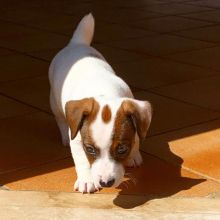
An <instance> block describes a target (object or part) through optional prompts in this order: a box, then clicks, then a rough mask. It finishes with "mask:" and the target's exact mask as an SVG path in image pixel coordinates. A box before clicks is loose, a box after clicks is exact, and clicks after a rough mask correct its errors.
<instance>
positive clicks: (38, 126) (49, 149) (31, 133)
mask: <svg viewBox="0 0 220 220" xmlns="http://www.w3.org/2000/svg"><path fill="white" fill-rule="evenodd" d="M0 139H1V146H2V147H1V148H0V158H1V159H0V173H1V174H5V173H8V172H10V171H15V170H19V169H23V168H25V167H32V166H36V165H39V164H46V163H48V162H49V161H55V160H58V159H62V158H65V157H67V156H69V155H70V152H69V148H67V147H64V146H62V144H61V139H60V134H59V131H58V128H57V126H56V123H55V120H54V118H53V117H52V116H50V115H48V114H45V113H33V114H29V115H26V116H25V115H24V116H20V117H11V118H5V119H1V120H0ZM15 176H16V175H15Z"/></svg>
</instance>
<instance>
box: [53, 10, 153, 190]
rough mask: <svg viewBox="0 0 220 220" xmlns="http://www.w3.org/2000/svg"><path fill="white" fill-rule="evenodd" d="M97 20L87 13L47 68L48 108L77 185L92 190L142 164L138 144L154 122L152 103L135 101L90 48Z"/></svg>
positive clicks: (119, 179)
mask: <svg viewBox="0 0 220 220" xmlns="http://www.w3.org/2000/svg"><path fill="white" fill-rule="evenodd" d="M93 34H94V18H93V16H92V15H91V14H89V15H86V16H85V17H84V18H83V19H82V20H81V21H80V23H79V24H78V26H77V28H76V30H75V32H74V34H73V37H72V39H71V40H70V42H69V44H68V45H67V46H66V47H65V48H64V49H62V50H61V51H60V52H59V53H58V54H57V55H56V56H55V58H54V59H53V61H52V63H51V65H50V69H49V79H50V85H51V92H50V104H51V108H52V111H53V113H54V115H55V118H56V121H57V124H58V126H59V129H60V132H61V135H62V141H63V144H64V145H70V147H71V152H72V156H73V159H74V162H75V167H76V172H77V181H76V182H75V185H74V188H75V189H76V190H79V191H80V192H93V191H95V190H96V189H98V188H101V187H111V186H113V187H116V186H118V185H119V184H120V183H121V182H122V180H123V176H124V173H125V170H124V166H135V165H140V164H141V163H142V157H141V155H140V152H139V142H140V141H141V140H143V139H144V138H145V136H146V133H147V130H148V127H149V125H150V121H151V105H150V103H149V102H147V101H139V100H136V99H134V97H133V95H132V92H131V90H130V88H129V87H128V85H127V84H126V83H125V82H124V81H123V80H122V79H121V78H119V77H118V76H116V75H115V73H114V71H113V69H112V68H111V66H110V65H109V64H108V63H107V62H106V60H105V59H104V57H103V56H102V55H101V54H100V53H99V52H98V51H97V50H95V49H94V48H92V47H90V43H91V41H92V38H93Z"/></svg>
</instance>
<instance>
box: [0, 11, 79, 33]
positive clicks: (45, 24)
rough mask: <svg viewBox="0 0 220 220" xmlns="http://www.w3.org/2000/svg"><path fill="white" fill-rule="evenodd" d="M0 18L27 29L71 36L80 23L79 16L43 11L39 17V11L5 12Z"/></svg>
mask: <svg viewBox="0 0 220 220" xmlns="http://www.w3.org/2000/svg"><path fill="white" fill-rule="evenodd" d="M0 18H2V19H3V20H5V21H11V22H15V23H17V24H24V26H26V28H28V27H36V28H39V29H41V30H47V31H53V32H57V33H64V34H71V33H72V32H73V29H74V26H75V25H76V24H77V22H78V21H79V18H78V16H76V15H75V16H70V15H62V14H58V13H51V12H49V11H48V10H47V11H46V10H45V11H44V10H42V11H41V13H40V15H39V10H38V9H34V10H33V9H30V10H27V9H21V10H3V11H2V13H1V14H0Z"/></svg>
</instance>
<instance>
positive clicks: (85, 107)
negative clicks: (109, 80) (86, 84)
mask: <svg viewBox="0 0 220 220" xmlns="http://www.w3.org/2000/svg"><path fill="white" fill-rule="evenodd" d="M94 103H95V100H94V99H93V98H85V99H81V100H73V101H68V102H67V103H66V105H65V114H66V120H67V123H68V124H69V127H70V130H71V140H73V139H74V138H75V137H76V135H77V132H78V131H79V130H80V129H81V127H82V125H83V120H84V119H85V118H86V117H87V116H89V115H90V114H91V112H92V110H93V107H94Z"/></svg>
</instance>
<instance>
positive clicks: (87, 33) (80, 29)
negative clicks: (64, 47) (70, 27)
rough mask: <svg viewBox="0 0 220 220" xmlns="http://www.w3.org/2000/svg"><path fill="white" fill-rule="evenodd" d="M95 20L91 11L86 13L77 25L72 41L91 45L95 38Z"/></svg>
mask: <svg viewBox="0 0 220 220" xmlns="http://www.w3.org/2000/svg"><path fill="white" fill-rule="evenodd" d="M94 29H95V20H94V17H93V15H92V14H91V13H89V14H88V15H85V16H84V17H83V18H82V20H81V21H80V22H79V24H78V25H77V27H76V30H75V32H74V34H73V37H72V39H71V41H70V43H76V44H87V45H90V44H91V42H92V39H93V35H94Z"/></svg>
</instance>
